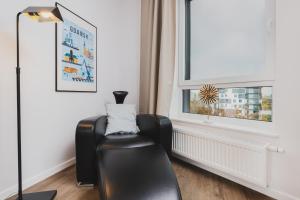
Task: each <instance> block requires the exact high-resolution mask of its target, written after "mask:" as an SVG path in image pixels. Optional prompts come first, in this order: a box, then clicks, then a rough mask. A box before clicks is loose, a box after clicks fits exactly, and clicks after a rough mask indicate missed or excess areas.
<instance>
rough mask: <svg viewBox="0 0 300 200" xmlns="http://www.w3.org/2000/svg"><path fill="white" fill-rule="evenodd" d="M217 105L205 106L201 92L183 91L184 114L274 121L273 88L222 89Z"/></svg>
mask: <svg viewBox="0 0 300 200" xmlns="http://www.w3.org/2000/svg"><path fill="white" fill-rule="evenodd" d="M218 91H219V97H218V101H217V103H215V104H212V105H210V106H208V105H205V104H204V103H203V102H202V101H201V100H200V90H183V112H185V113H192V114H202V115H207V114H209V113H210V115H214V116H220V117H233V118H239V119H249V120H259V121H267V122H271V121H272V87H251V88H221V89H218Z"/></svg>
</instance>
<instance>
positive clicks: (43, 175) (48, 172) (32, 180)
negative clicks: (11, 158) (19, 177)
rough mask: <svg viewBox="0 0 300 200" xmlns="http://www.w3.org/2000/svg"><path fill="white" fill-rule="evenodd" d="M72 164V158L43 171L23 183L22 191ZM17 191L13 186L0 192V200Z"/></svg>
mask: <svg viewBox="0 0 300 200" xmlns="http://www.w3.org/2000/svg"><path fill="white" fill-rule="evenodd" d="M74 164H75V157H73V158H71V159H69V160H67V161H65V162H63V163H61V164H59V165H56V166H55V167H52V168H50V169H48V170H45V171H43V172H41V173H39V174H37V175H36V176H34V177H31V178H28V179H26V180H24V181H23V189H24V190H25V189H27V188H29V187H31V186H33V185H35V184H36V183H38V182H41V181H43V180H45V179H47V178H49V177H50V176H52V175H54V174H56V173H58V172H60V171H62V170H64V169H66V168H68V167H70V166H72V165H74ZM17 191H18V185H17V184H16V185H13V186H11V187H9V188H7V189H4V190H3V191H0V200H4V199H6V198H9V197H10V196H13V195H15V194H17Z"/></svg>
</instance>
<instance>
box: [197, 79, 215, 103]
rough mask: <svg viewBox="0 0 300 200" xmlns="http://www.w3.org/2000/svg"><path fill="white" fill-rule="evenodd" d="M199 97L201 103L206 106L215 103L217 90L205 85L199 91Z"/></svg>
mask: <svg viewBox="0 0 300 200" xmlns="http://www.w3.org/2000/svg"><path fill="white" fill-rule="evenodd" d="M200 97H201V101H203V103H205V104H207V105H210V104H213V103H216V101H217V98H218V89H217V88H216V87H215V86H213V85H210V84H206V85H204V86H203V87H202V88H201V89H200Z"/></svg>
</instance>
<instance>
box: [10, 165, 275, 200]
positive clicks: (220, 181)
mask: <svg viewBox="0 0 300 200" xmlns="http://www.w3.org/2000/svg"><path fill="white" fill-rule="evenodd" d="M172 163H173V168H174V171H175V173H176V176H177V179H178V182H179V186H180V189H181V194H182V198H183V200H270V199H271V198H269V197H266V196H264V195H262V194H260V193H258V192H255V191H253V190H250V189H248V188H246V187H243V186H240V185H238V184H236V183H233V182H231V181H228V180H226V179H224V178H221V177H219V176H216V175H214V174H212V173H209V172H207V171H204V170H201V169H198V168H196V167H193V166H191V165H189V164H186V163H183V162H181V161H173V162H172ZM51 189H57V190H58V195H57V197H56V199H55V200H98V199H99V195H98V190H97V189H96V188H84V187H80V188H78V187H77V186H76V182H75V167H70V168H68V169H66V170H64V171H62V172H60V173H58V174H56V175H54V176H52V177H50V178H48V179H47V180H45V181H43V182H41V183H38V184H37V185H35V186H33V187H31V188H29V189H28V190H27V191H26V192H32V191H43V190H51ZM13 199H15V197H13V198H9V199H8V200H13ZM120 200H121V199H120Z"/></svg>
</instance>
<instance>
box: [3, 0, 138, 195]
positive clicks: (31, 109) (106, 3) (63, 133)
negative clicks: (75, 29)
mask: <svg viewBox="0 0 300 200" xmlns="http://www.w3.org/2000/svg"><path fill="white" fill-rule="evenodd" d="M59 2H60V3H62V4H63V5H65V6H66V7H68V8H70V9H71V10H73V11H74V12H76V13H78V14H79V15H81V16H82V17H84V18H86V19H87V20H89V21H90V22H92V23H93V24H95V25H96V26H97V27H98V92H97V93H96V94H93V93H88V94H87V93H57V92H55V59H54V56H55V55H54V51H55V39H54V25H53V24H39V23H35V22H32V21H30V20H28V19H27V18H25V17H24V16H23V17H21V26H20V30H21V38H20V41H21V67H22V74H21V77H22V83H21V84H22V87H21V89H22V125H23V128H22V130H23V133H22V136H23V178H24V180H25V181H26V179H28V178H29V177H34V176H36V175H38V174H40V173H43V172H45V171H46V170H48V169H51V168H53V167H55V166H57V165H59V164H61V163H63V162H65V161H67V160H69V159H71V158H73V157H74V137H75V127H76V124H77V122H78V121H79V120H80V119H82V118H84V117H88V116H93V115H97V114H101V113H104V104H105V103H106V102H114V98H113V95H112V93H111V92H112V91H113V90H128V91H129V96H128V97H127V99H126V102H128V103H135V104H137V103H138V80H139V49H140V46H139V40H140V1H139V0H85V1H82V0H72V1H67V0H61V1H59ZM54 3H55V2H54V1H53V0H47V1H40V0H22V1H20V0H9V1H5V9H3V10H2V12H1V14H0V60H1V64H0V69H1V73H0V74H1V75H0V77H1V78H0V199H1V198H4V197H3V196H2V197H1V195H2V194H4V193H3V192H6V193H5V194H7V192H8V191H11V188H12V187H13V186H15V185H16V184H17V143H16V141H17V137H16V89H15V87H16V83H15V66H16V48H15V46H16V42H15V37H16V33H15V16H16V13H17V12H18V11H21V10H22V9H24V8H26V7H27V6H30V5H31V6H54ZM7 189H8V190H7Z"/></svg>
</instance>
